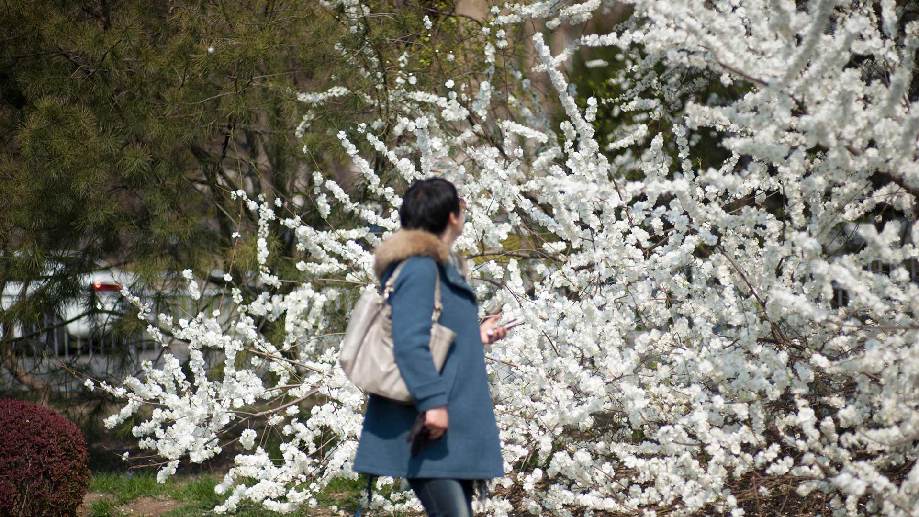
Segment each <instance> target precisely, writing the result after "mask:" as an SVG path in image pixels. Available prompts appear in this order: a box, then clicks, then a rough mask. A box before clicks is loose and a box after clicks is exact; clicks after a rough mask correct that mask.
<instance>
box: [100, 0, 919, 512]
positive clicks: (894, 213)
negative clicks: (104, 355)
mask: <svg viewBox="0 0 919 517" xmlns="http://www.w3.org/2000/svg"><path fill="white" fill-rule="evenodd" d="M328 3H329V4H330V5H332V4H335V3H334V2H328ZM342 4H344V5H345V7H346V9H350V10H356V11H357V12H363V10H362V9H366V6H361V5H360V3H359V2H357V1H355V0H349V1H347V2H342ZM628 4H630V12H629V16H628V18H627V19H626V20H625V21H624V22H622V23H620V24H618V25H617V26H616V27H615V28H614V30H612V31H610V32H603V33H589V31H588V32H587V33H584V34H582V35H580V36H578V37H577V38H575V39H573V40H571V41H570V42H569V46H568V47H567V48H565V49H562V50H561V51H560V53H555V54H553V51H552V50H551V49H550V46H549V45H548V44H547V43H546V40H545V39H544V38H543V36H542V35H541V34H538V33H537V34H536V35H534V36H533V39H532V41H531V42H530V44H532V48H533V49H534V50H535V55H536V58H537V63H536V66H535V67H534V69H533V70H527V71H518V73H516V74H511V75H512V76H513V77H515V78H516V80H517V81H518V83H519V84H520V85H521V88H520V90H519V91H518V93H516V94H509V93H504V92H501V91H499V90H497V89H495V88H493V87H492V85H491V81H492V80H493V77H494V74H495V70H496V67H497V66H498V61H499V60H498V58H497V57H496V56H500V54H501V52H500V51H502V50H503V49H505V48H507V47H508V46H513V45H516V44H518V42H516V41H515V40H513V39H511V38H509V37H508V34H509V33H511V32H513V31H514V30H515V28H518V27H519V26H520V25H521V24H525V23H526V22H528V21H532V20H540V21H543V22H544V23H545V26H546V27H547V28H549V29H555V28H558V27H561V26H563V25H575V24H581V25H583V24H585V23H586V22H587V21H589V20H591V18H592V17H594V16H597V15H601V14H603V13H605V12H606V11H607V10H608V9H610V8H611V6H612V3H607V2H603V1H600V0H588V1H585V2H557V1H534V2H529V3H526V4H519V5H518V4H514V5H507V6H505V7H504V8H496V9H495V11H494V12H493V14H494V17H493V18H492V19H491V21H490V22H489V24H488V30H489V34H490V38H491V40H490V42H489V43H487V44H486V45H485V46H484V48H483V49H482V52H483V56H484V59H485V61H486V62H487V63H489V64H490V65H493V66H489V67H487V69H486V70H485V71H484V72H483V75H482V76H481V77H476V78H474V79H470V78H464V79H456V80H455V82H454V81H453V80H451V81H450V85H449V86H448V88H447V92H446V93H445V94H443V92H440V93H438V92H421V91H414V90H413V89H412V88H411V83H412V82H411V81H403V82H402V83H400V84H399V86H398V87H394V88H393V89H392V90H391V91H390V93H389V96H390V97H389V99H388V100H389V102H390V103H391V104H390V109H391V110H393V112H394V113H396V114H397V115H396V121H395V124H394V125H393V126H392V129H391V131H390V133H389V134H388V137H387V138H388V139H389V140H384V139H383V138H382V137H381V136H379V135H376V134H374V128H373V126H371V127H369V128H368V127H362V128H359V129H358V130H357V131H354V132H342V133H340V134H339V139H340V141H341V143H342V145H343V146H344V149H345V150H346V152H347V154H348V155H349V156H350V157H351V159H352V163H353V166H354V171H355V173H356V174H357V175H358V176H360V178H361V180H362V183H363V184H364V185H365V186H366V187H367V192H368V193H369V194H368V198H367V199H360V200H358V199H354V198H352V197H351V196H350V195H349V194H348V193H347V192H346V191H345V189H343V188H342V187H341V186H339V185H338V184H336V183H335V181H333V180H331V179H328V178H326V177H325V176H324V175H322V174H321V173H317V176H316V181H314V185H315V192H314V195H315V199H316V200H317V204H318V207H319V210H320V212H323V213H325V214H326V215H327V214H328V213H329V211H330V210H332V209H336V210H341V211H343V212H345V213H347V214H350V215H351V216H353V220H354V224H353V225H352V226H349V227H346V228H329V227H328V226H324V227H322V228H320V227H313V226H310V225H308V224H305V223H303V222H302V221H301V220H300V219H299V218H297V217H290V218H286V219H278V216H277V215H276V214H275V212H274V209H273V208H272V203H271V202H269V201H267V200H248V199H247V202H248V203H249V204H250V205H251V209H252V210H253V211H254V212H256V213H257V214H258V216H259V220H260V224H259V235H258V238H259V241H260V243H261V242H262V240H263V239H266V238H267V232H268V231H269V228H270V226H271V225H272V224H280V225H283V226H284V227H287V228H289V229H291V230H293V231H294V233H295V235H296V237H297V242H298V245H297V249H298V251H299V252H300V253H302V255H303V256H302V261H301V262H300V263H299V264H298V269H299V270H300V271H301V272H303V273H304V274H305V275H306V276H307V279H306V280H301V281H299V282H298V283H297V286H296V288H294V289H292V290H291V289H286V290H282V289H281V283H280V282H279V280H278V278H277V277H275V276H273V275H272V274H271V272H270V271H268V269H267V267H266V268H263V269H261V270H260V272H261V276H262V280H263V284H264V288H265V290H264V292H263V293H262V294H260V295H258V296H257V297H255V298H254V299H252V300H243V299H242V297H241V296H239V295H238V293H237V296H236V311H235V315H234V316H233V317H232V318H231V319H230V323H229V324H227V323H226V322H223V324H220V322H218V319H217V317H216V316H213V315H205V314H199V315H197V317H195V318H193V319H189V320H181V321H179V322H178V323H177V324H173V323H172V321H171V319H170V318H168V317H165V316H164V317H160V318H159V320H158V321H154V323H158V325H159V327H160V328H163V327H164V326H165V327H166V328H167V329H168V330H169V332H168V334H169V335H171V336H175V337H176V338H178V339H182V340H184V341H186V342H187V343H189V345H188V348H189V370H190V373H191V375H190V376H189V375H186V373H184V371H183V370H182V369H181V368H180V367H179V366H180V365H179V361H178V359H177V358H176V357H175V356H173V355H171V354H166V360H165V362H164V363H163V364H162V365H158V366H155V367H154V365H149V364H148V365H145V371H144V376H142V377H141V378H129V379H127V380H126V382H125V383H124V386H118V387H112V386H105V389H108V390H110V391H111V392H112V393H114V394H116V395H118V396H121V397H123V398H125V399H126V400H127V404H126V406H125V408H124V409H123V410H122V411H121V412H120V413H119V414H117V415H115V416H113V417H112V418H111V421H110V423H117V422H119V421H123V420H124V419H126V418H128V417H130V416H131V415H133V414H135V412H136V411H137V409H138V408H140V407H141V406H143V405H152V406H153V407H154V408H155V409H153V411H152V415H151V416H149V417H145V420H144V421H143V422H142V423H140V424H138V425H137V426H136V427H135V428H134V433H135V435H136V436H138V438H139V439H140V440H141V445H142V446H145V447H149V448H151V449H153V450H155V451H156V453H157V454H159V455H160V456H162V457H163V458H164V459H165V460H167V461H168V463H167V464H166V467H165V468H164V469H163V471H162V472H163V475H164V476H166V475H169V474H170V473H171V472H174V471H175V468H176V466H177V465H178V461H179V460H180V459H181V458H183V457H185V456H187V457H188V458H189V459H190V460H191V461H204V460H206V459H208V458H210V457H212V456H213V455H214V454H215V453H217V452H219V451H220V450H221V445H220V441H219V437H220V436H224V435H229V436H232V437H235V438H234V439H238V440H239V442H240V445H241V446H242V447H243V448H244V449H245V451H246V452H243V453H241V454H239V455H238V456H237V457H236V460H235V465H234V466H233V467H232V468H231V469H230V471H229V472H228V473H227V474H226V477H225V478H224V481H223V482H222V483H221V484H220V485H219V486H218V490H219V491H220V492H221V493H225V494H227V499H226V502H225V503H224V504H223V505H222V506H221V507H220V508H219V509H221V510H232V509H234V508H235V507H236V506H237V505H238V504H239V503H240V502H242V501H254V502H257V503H261V504H264V505H265V506H266V507H268V508H271V509H274V510H279V511H286V510H291V509H293V508H295V507H296V506H298V505H303V504H306V505H309V504H315V495H316V494H317V492H318V491H319V490H321V489H322V487H323V486H324V484H325V483H327V482H328V480H330V479H332V478H334V477H337V476H353V475H354V474H353V473H351V472H350V462H351V460H352V458H353V454H354V451H355V447H356V440H357V437H358V433H359V430H360V425H361V410H362V404H363V395H362V394H361V393H360V392H358V391H357V390H356V389H354V388H353V387H352V386H351V385H350V384H349V383H348V382H347V381H346V379H345V378H344V376H343V375H342V372H341V371H340V369H339V368H338V367H337V365H336V351H337V348H336V343H335V339H334V338H333V339H332V340H331V345H329V346H320V343H326V344H328V343H329V341H330V340H329V339H327V336H329V335H332V336H334V334H335V333H336V332H341V330H342V328H341V327H342V324H341V322H337V320H336V319H335V318H333V317H332V315H333V314H334V311H335V310H337V308H338V307H340V306H341V303H339V302H341V301H342V300H344V302H343V303H345V305H347V300H353V299H354V294H355V292H356V291H359V290H360V289H363V288H367V287H368V286H371V285H373V283H374V279H373V273H372V249H373V247H374V246H375V245H376V244H377V243H378V242H379V240H380V238H381V237H380V236H379V235H378V234H377V233H375V232H373V231H371V230H370V229H371V227H375V228H382V231H383V232H384V236H385V234H386V233H388V232H391V231H394V230H396V229H397V227H398V214H397V208H398V206H399V205H400V203H401V199H400V197H399V195H398V193H397V192H396V189H394V188H393V187H392V186H391V185H387V184H386V183H385V182H384V181H383V180H382V179H381V177H380V175H379V174H378V172H377V169H375V168H374V167H372V166H371V164H370V162H369V161H368V159H367V158H365V157H363V156H362V152H361V150H360V149H362V148H363V147H361V146H364V145H366V146H367V147H366V148H369V149H372V150H373V151H374V152H376V153H377V154H378V155H379V156H381V157H382V159H384V160H387V162H388V173H389V174H395V175H397V176H398V177H400V178H401V179H403V180H405V181H406V182H407V181H411V180H413V179H415V178H418V177H423V176H428V175H432V174H440V175H443V176H445V177H447V178H448V179H451V180H453V181H454V182H455V183H457V185H458V186H459V189H460V191H461V195H462V196H463V197H464V198H465V199H467V201H468V208H467V223H466V224H467V227H466V231H465V234H464V236H463V237H462V238H461V239H460V240H459V241H458V243H457V247H458V249H459V251H461V252H463V253H465V254H466V255H468V256H470V257H474V259H475V263H474V268H473V270H472V279H471V281H472V283H473V284H474V286H475V287H476V290H477V293H478V297H479V300H480V304H481V306H483V307H486V306H487V307H491V308H497V307H500V308H502V309H503V310H504V312H505V314H510V315H513V316H517V317H520V318H522V319H523V320H524V321H525V324H524V325H521V326H519V327H516V328H515V329H514V330H513V331H512V333H511V335H510V336H509V337H508V338H507V339H506V340H504V341H502V342H501V343H500V344H499V345H495V346H494V347H492V348H490V349H489V350H488V353H487V360H488V367H489V371H490V375H491V378H492V381H493V382H492V394H493V398H494V401H495V411H496V415H497V417H498V422H499V427H500V429H501V436H502V442H503V451H504V461H505V466H506V470H507V475H506V476H505V477H504V478H502V479H499V480H497V486H496V487H495V490H494V493H495V496H494V497H493V498H492V499H491V500H490V501H489V502H488V503H487V504H486V505H485V508H484V510H485V511H488V512H490V513H492V514H495V515H507V514H508V513H510V512H520V511H527V512H531V513H534V514H538V513H548V514H554V515H574V514H582V513H583V514H585V515H587V514H590V513H593V512H596V511H606V512H610V513H622V514H641V513H643V512H645V513H647V514H653V513H654V512H658V511H662V510H666V511H668V512H675V513H678V514H689V513H693V512H704V513H730V514H732V515H744V514H748V513H751V512H757V511H759V510H758V508H760V506H759V505H761V504H768V503H769V501H771V500H773V499H775V498H780V499H782V500H787V499H788V498H789V497H790V498H792V499H794V500H795V501H797V503H796V504H800V505H804V506H802V507H805V506H806V505H818V506H817V507H819V511H820V512H821V513H824V514H833V515H857V514H886V515H909V514H911V513H912V512H913V511H914V508H916V507H917V506H919V464H917V461H916V460H917V452H919V451H917V447H919V390H917V389H916V386H917V385H919V332H917V329H919V320H917V316H919V283H917V282H919V263H917V259H919V223H917V222H916V216H917V213H919V210H917V204H916V196H917V195H919V100H917V98H916V90H917V87H916V84H915V83H916V79H915V78H914V77H915V71H914V67H915V65H916V62H917V55H916V51H917V49H919V21H917V20H915V19H912V20H910V19H909V17H907V16H906V12H905V9H906V7H904V4H903V3H896V2H893V1H892V0H882V1H880V2H860V1H846V0H836V1H830V0H817V1H815V2H812V3H809V4H808V5H807V6H803V5H799V4H801V3H797V2H793V1H790V0H776V1H765V0H750V1H746V2H742V3H741V2H727V1H717V0H716V1H708V0H670V1H653V0H633V1H631V2H628ZM336 5H337V4H336ZM876 7H877V8H876ZM355 20H357V18H355ZM354 23H359V21H355V22H354ZM597 49H604V50H605V51H607V52H608V54H606V55H610V54H611V53H619V54H621V55H623V56H627V59H625V60H623V61H622V62H621V63H620V64H618V65H616V66H613V65H610V64H609V63H608V62H606V61H596V60H595V61H593V64H592V65H591V66H592V67H595V68H600V69H604V70H607V69H608V70H609V77H608V81H609V83H610V84H613V85H615V86H616V91H618V92H620V95H618V96H617V97H615V98H610V99H588V100H587V101H586V102H582V103H579V102H578V99H577V98H576V97H575V92H574V91H573V88H572V86H571V85H570V84H569V78H568V77H567V76H566V74H565V72H564V71H563V70H562V69H561V65H562V64H563V63H564V62H565V61H566V60H568V59H570V58H571V56H573V55H575V54H576V53H577V52H590V51H596V50H597ZM538 74H544V77H547V78H548V83H547V84H549V85H551V87H552V89H553V92H554V93H553V95H554V96H555V97H556V98H557V100H558V106H559V107H560V108H559V109H560V110H561V111H562V113H563V114H564V117H563V118H564V120H563V121H562V122H561V124H560V125H559V126H558V127H553V126H552V125H551V124H552V123H551V121H552V120H553V117H552V116H551V113H547V112H546V109H547V108H546V107H545V106H547V105H548V104H547V103H545V102H543V101H544V99H542V100H541V99H539V98H538V97H536V96H535V95H534V94H532V91H531V89H530V88H528V87H527V86H528V84H529V81H530V77H532V76H533V75H538ZM335 94H336V95H337V94H344V92H336V93H335ZM323 95H329V94H328V93H327V94H319V95H312V96H310V95H305V96H304V98H306V99H309V100H310V102H313V101H315V102H321V99H322V98H323ZM502 96H503V97H502ZM498 102H502V103H504V104H503V105H502V109H492V108H493V107H494V106H495V105H496V104H497V103H498ZM601 102H602V103H604V104H609V103H612V105H614V106H615V108H616V110H615V112H616V113H620V114H629V115H630V117H629V118H628V119H627V120H628V122H627V123H623V125H622V127H620V128H617V130H616V132H615V134H613V135H598V134H596V132H597V130H596V127H597V126H596V124H595V121H596V120H597V119H596V118H597V116H598V115H597V113H598V109H599V106H600V103H601ZM623 120H626V119H625V118H624V119H623ZM376 127H379V125H377V126H376ZM600 136H603V137H604V138H606V140H608V141H610V142H612V143H610V144H609V145H606V146H601V144H600ZM358 140H360V141H358ZM713 140H714V141H715V142H716V144H712V143H711V142H712V141H713ZM407 142H410V143H407ZM713 145H715V146H716V147H717V149H718V151H719V152H718V153H714V152H713V151H712V146H713ZM713 155H714V156H715V158H714V159H713V158H712V156H713ZM713 160H714V161H713ZM239 195H240V196H243V197H244V196H245V193H243V192H240V193H239ZM268 249H269V248H268V246H267V245H262V244H260V245H259V247H258V259H259V262H260V264H263V265H264V264H266V263H267V262H266V261H267V258H268ZM328 275H334V276H337V277H338V278H340V279H341V281H342V282H341V283H338V284H334V285H331V286H330V285H329V284H323V283H322V282H320V281H318V279H320V278H322V277H325V276H328ZM343 285H344V286H351V287H342V286H343ZM333 301H338V302H336V303H331V302H333ZM140 315H141V317H144V318H149V319H151V320H153V317H152V315H151V314H150V313H149V311H141V313H140ZM261 320H268V321H273V322H282V323H283V326H284V330H285V333H284V338H283V339H281V340H278V339H274V340H271V339H269V338H268V337H266V336H265V335H264V334H263V333H262V332H261V331H260V328H259V326H258V325H257V323H256V322H257V321H261ZM157 336H158V337H157V338H158V339H161V340H162V341H163V343H164V345H166V344H168V343H167V342H168V339H167V338H166V337H165V334H163V333H159V334H157ZM205 350H217V351H219V352H220V353H221V354H222V356H223V357H224V358H225V360H224V362H223V368H222V369H221V370H220V371H219V373H214V372H213V371H206V370H205V368H204V363H203V359H202V357H203V356H202V353H203V352H204V351H205ZM304 408H308V409H304ZM259 418H261V419H264V420H265V421H266V422H267V425H266V426H265V427H255V426H254V425H250V424H253V423H254V422H255V421H256V420H257V419H259ZM259 430H261V431H259ZM269 431H270V432H275V433H278V434H279V436H281V437H282V439H283V440H282V444H281V447H280V456H272V455H270V454H269V453H268V452H267V448H266V447H265V446H264V444H263V436H262V435H260V434H258V433H259V432H269ZM387 482H391V480H381V483H387ZM511 501H514V503H512V502H511ZM414 504H415V503H414V502H412V500H411V498H409V497H407V496H406V494H405V493H402V492H398V491H396V492H394V494H393V495H392V496H391V497H390V498H388V499H387V498H384V497H383V496H381V495H377V496H376V501H375V505H378V506H380V507H383V508H388V509H400V508H407V507H412V505H414Z"/></svg>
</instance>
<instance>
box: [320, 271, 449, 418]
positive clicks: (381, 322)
mask: <svg viewBox="0 0 919 517" xmlns="http://www.w3.org/2000/svg"><path fill="white" fill-rule="evenodd" d="M403 266H405V261H403V262H402V263H401V264H399V265H398V266H396V269H395V271H393V273H392V275H391V276H390V277H389V280H387V281H386V285H385V286H384V288H383V293H382V294H380V293H378V292H377V290H376V289H370V290H367V291H365V292H364V294H362V295H361V297H360V299H359V300H358V301H357V305H355V307H354V309H353V311H352V313H351V319H350V320H349V321H348V329H347V330H346V331H345V338H344V340H343V341H342V343H341V353H340V354H339V357H338V362H339V364H341V367H342V368H343V369H344V370H345V375H347V376H348V379H350V380H351V382H353V383H354V384H355V385H356V386H357V387H358V388H360V389H361V390H362V391H364V392H365V393H373V394H376V395H380V396H383V397H386V398H388V399H392V400H395V401H398V402H405V403H411V402H412V397H411V395H410V394H409V392H408V388H407V387H406V386H405V381H403V380H402V375H401V374H400V373H399V367H398V366H397V365H396V360H395V358H394V357H393V349H392V345H393V343H392V306H391V305H390V304H389V303H388V301H389V296H390V294H392V290H393V286H394V285H395V283H396V278H398V276H399V273H401V272H402V267H403ZM442 311H443V305H442V304H441V299H440V274H439V272H438V273H437V274H436V277H435V281H434V314H433V315H432V316H431V341H430V343H429V346H430V347H431V355H432V356H433V357H434V366H435V367H436V368H437V371H438V372H439V371H440V370H441V369H442V368H443V365H444V361H446V360H447V352H449V351H450V345H452V344H453V339H454V338H455V337H456V333H455V332H453V331H452V330H450V329H449V328H447V327H445V326H443V325H441V324H440V323H439V322H438V320H439V319H440V313H441V312H442Z"/></svg>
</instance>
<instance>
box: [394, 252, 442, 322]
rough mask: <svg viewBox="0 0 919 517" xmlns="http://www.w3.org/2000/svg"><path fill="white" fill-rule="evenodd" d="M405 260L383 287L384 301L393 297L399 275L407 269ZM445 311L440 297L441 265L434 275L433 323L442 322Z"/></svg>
mask: <svg viewBox="0 0 919 517" xmlns="http://www.w3.org/2000/svg"><path fill="white" fill-rule="evenodd" d="M405 262H406V261H405V260H403V261H402V262H400V263H399V265H398V266H396V269H394V270H393V272H392V274H391V275H389V279H388V280H386V284H385V285H384V286H383V299H384V300H387V301H388V300H389V297H390V295H392V291H393V288H394V287H395V285H396V278H398V277H399V273H401V272H402V268H403V267H405ZM443 311H444V304H443V301H442V300H441V297H440V264H438V265H437V272H436V273H435V274H434V312H433V314H431V321H432V322H435V323H436V322H437V321H438V320H440V314H441V313H442V312H443Z"/></svg>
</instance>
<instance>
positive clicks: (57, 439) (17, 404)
mask: <svg viewBox="0 0 919 517" xmlns="http://www.w3.org/2000/svg"><path fill="white" fill-rule="evenodd" d="M88 485H89V467H88V465H87V454H86V440H84V438H83V433H81V432H80V429H79V428H77V426H75V425H74V424H73V422H71V421H70V420H67V419H66V418H64V417H62V416H61V415H59V414H57V413H55V412H54V411H52V410H50V409H48V408H46V407H44V406H39V405H37V404H32V403H30V402H23V401H21V400H0V515H16V516H20V515H22V516H25V515H28V516H33V515H34V516H46V515H47V516H52V515H53V516H58V515H61V516H63V515H76V511H77V507H78V506H79V505H80V503H81V502H82V501H83V495H84V494H85V493H86V488H87V486H88Z"/></svg>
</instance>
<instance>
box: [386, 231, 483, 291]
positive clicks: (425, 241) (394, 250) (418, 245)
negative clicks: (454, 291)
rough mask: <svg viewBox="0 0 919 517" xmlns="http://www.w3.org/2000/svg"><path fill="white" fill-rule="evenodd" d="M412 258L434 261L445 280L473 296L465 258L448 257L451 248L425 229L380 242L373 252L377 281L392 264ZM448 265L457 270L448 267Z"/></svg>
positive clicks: (396, 235)
mask: <svg viewBox="0 0 919 517" xmlns="http://www.w3.org/2000/svg"><path fill="white" fill-rule="evenodd" d="M451 255H452V260H451ZM415 256H425V257H431V258H433V259H434V260H436V261H437V262H438V263H439V264H440V265H441V266H443V268H444V271H445V272H446V278H447V281H449V282H450V283H451V284H454V285H456V286H457V287H459V288H461V289H465V290H466V291H469V293H470V294H472V295H473V297H474V296H475V292H474V291H473V290H472V287H471V286H470V285H469V284H468V283H467V282H466V279H465V278H464V276H465V275H466V274H467V269H466V267H465V259H463V258H462V257H459V256H458V255H457V254H451V252H450V248H449V247H448V246H447V245H446V244H445V243H444V242H443V241H441V240H440V239H439V238H438V237H437V236H436V235H434V234H433V233H430V232H426V231H424V230H399V231H397V232H395V233H393V234H392V235H390V236H389V237H388V238H386V239H385V240H384V241H383V242H381V243H380V245H379V246H377V248H376V250H375V251H374V253H373V270H374V273H376V275H377V278H378V279H382V277H383V275H384V274H385V273H386V270H387V269H389V267H390V266H391V265H393V264H395V263H396V262H400V261H402V260H405V259H407V258H409V257H415ZM451 262H452V263H453V264H455V265H456V267H450V266H451Z"/></svg>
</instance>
